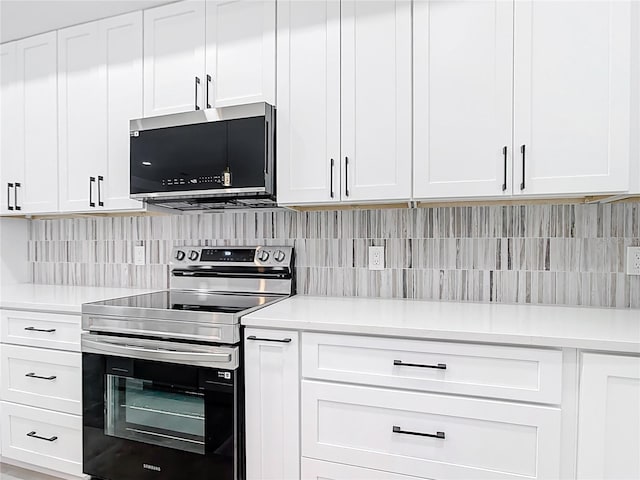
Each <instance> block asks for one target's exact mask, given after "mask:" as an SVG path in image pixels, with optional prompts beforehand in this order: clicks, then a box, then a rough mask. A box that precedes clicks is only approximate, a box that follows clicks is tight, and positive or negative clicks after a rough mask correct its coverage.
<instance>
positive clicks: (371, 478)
mask: <svg viewBox="0 0 640 480" xmlns="http://www.w3.org/2000/svg"><path fill="white" fill-rule="evenodd" d="M301 478H302V479H303V480H411V479H414V480H415V478H416V477H407V476H406V475H397V474H395V473H389V472H381V471H379V470H370V469H368V468H360V467H353V466H351V465H344V464H341V463H331V462H323V461H322V460H314V459H312V458H304V457H303V458H302V475H301ZM422 478H425V477H422Z"/></svg>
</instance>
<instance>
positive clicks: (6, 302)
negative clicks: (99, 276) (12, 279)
mask: <svg viewBox="0 0 640 480" xmlns="http://www.w3.org/2000/svg"><path fill="white" fill-rule="evenodd" d="M158 290H161V289H158V288H154V289H140V288H118V287H87V286H75V285H42V284H36V283H18V284H9V285H1V286H0V309H5V310H31V311H42V312H54V313H67V314H80V313H81V311H82V304H83V303H90V302H98V301H101V300H108V299H110V298H119V297H128V296H131V295H139V294H143V293H150V292H157V291H158Z"/></svg>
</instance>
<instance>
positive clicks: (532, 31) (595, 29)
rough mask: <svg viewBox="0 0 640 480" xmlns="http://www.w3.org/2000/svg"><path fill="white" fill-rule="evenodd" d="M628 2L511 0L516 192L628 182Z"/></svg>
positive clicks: (617, 187)
mask: <svg viewBox="0 0 640 480" xmlns="http://www.w3.org/2000/svg"><path fill="white" fill-rule="evenodd" d="M630 4H631V2H629V1H626V0H621V1H610V2H606V1H586V0H585V1H572V2H569V1H555V0H554V1H545V2H537V1H530V0H529V1H517V2H515V15H514V18H515V37H514V38H515V45H514V49H515V52H514V61H515V67H514V68H515V70H514V71H515V73H514V148H515V149H517V153H516V155H514V157H515V162H514V193H515V194H517V195H520V194H522V195H532V194H563V195H566V194H580V193H600V192H616V191H625V190H627V189H628V188H629V178H628V172H629V130H630V129H629V115H630V84H631V82H630V65H631V50H630V49H631V28H630V27H631V7H630ZM522 146H524V147H525V150H524V153H522V150H521V149H522ZM523 157H524V159H523Z"/></svg>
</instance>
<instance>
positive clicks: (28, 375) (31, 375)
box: [25, 372, 58, 380]
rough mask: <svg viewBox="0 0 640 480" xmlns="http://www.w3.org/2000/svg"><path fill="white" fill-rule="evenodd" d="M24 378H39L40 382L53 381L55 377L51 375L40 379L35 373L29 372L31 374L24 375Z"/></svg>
mask: <svg viewBox="0 0 640 480" xmlns="http://www.w3.org/2000/svg"><path fill="white" fill-rule="evenodd" d="M25 377H29V378H39V379H40V380H55V379H56V378H58V377H56V376H55V375H51V376H50V377H41V376H40V375H36V374H35V373H33V372H31V373H27V374H26V375H25Z"/></svg>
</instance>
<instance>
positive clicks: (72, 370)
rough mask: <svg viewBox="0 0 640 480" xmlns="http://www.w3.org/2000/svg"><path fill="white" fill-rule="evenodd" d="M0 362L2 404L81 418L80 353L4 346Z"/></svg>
mask: <svg viewBox="0 0 640 480" xmlns="http://www.w3.org/2000/svg"><path fill="white" fill-rule="evenodd" d="M0 358H2V364H1V367H0V374H1V375H2V382H0V393H1V395H2V399H3V400H7V401H11V402H16V403H23V404H27V405H33V406H35V407H42V408H48V409H53V410H58V411H61V412H66V413H73V414H76V415H81V414H82V356H81V354H80V353H76V352H59V351H55V350H45V349H43V348H32V347H20V346H17V345H5V346H4V348H3V349H2V353H1V354H0Z"/></svg>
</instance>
